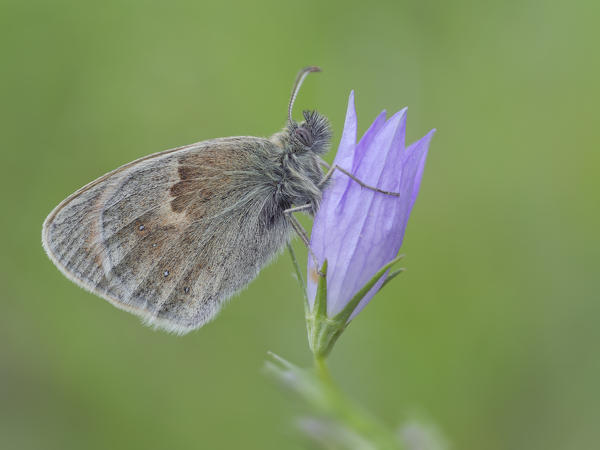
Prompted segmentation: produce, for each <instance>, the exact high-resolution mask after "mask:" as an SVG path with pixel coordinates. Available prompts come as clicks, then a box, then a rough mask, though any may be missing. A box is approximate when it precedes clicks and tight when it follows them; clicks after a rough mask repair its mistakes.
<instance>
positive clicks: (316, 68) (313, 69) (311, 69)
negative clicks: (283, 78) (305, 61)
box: [302, 66, 323, 72]
mask: <svg viewBox="0 0 600 450" xmlns="http://www.w3.org/2000/svg"><path fill="white" fill-rule="evenodd" d="M302 72H323V69H321V68H320V67H319V66H308V67H305V68H304V69H303V70H302Z"/></svg>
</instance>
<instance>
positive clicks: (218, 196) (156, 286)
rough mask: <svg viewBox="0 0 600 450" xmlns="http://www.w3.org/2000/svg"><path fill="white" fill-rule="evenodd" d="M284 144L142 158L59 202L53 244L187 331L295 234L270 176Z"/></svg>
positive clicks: (102, 282) (48, 236) (45, 237)
mask: <svg viewBox="0 0 600 450" xmlns="http://www.w3.org/2000/svg"><path fill="white" fill-rule="evenodd" d="M276 154H277V148H276V147H275V145H274V144H273V143H271V142H270V141H268V140H266V139H260V138H252V137H240V138H223V139H215V140H210V141H204V142H200V143H197V144H193V145H190V146H187V147H180V148H178V149H173V150H167V151H165V152H162V153H158V154H155V155H150V156H148V157H145V158H142V159H139V160H137V161H134V162H132V163H130V164H127V165H125V166H122V167H120V168H119V169H116V170H115V171H113V172H110V173H108V174H106V175H104V176H103V177H101V178H99V179H97V180H96V181H93V182H92V183H90V184H88V185H87V186H84V187H83V188H81V189H80V190H79V191H77V192H75V193H74V194H73V195H71V196H70V197H68V198H67V199H66V200H64V201H63V202H62V203H61V204H59V205H58V206H57V207H56V208H55V209H54V211H52V212H51V213H50V215H49V216H48V218H47V219H46V221H45V222H44V226H43V231H42V241H43V245H44V248H45V249H46V252H47V253H48V255H49V256H50V258H51V259H52V261H53V262H54V264H55V265H56V266H57V267H58V268H59V269H60V270H61V271H62V272H63V273H64V274H65V275H66V276H67V277H68V278H69V279H71V280H73V281H74V282H76V283H77V284H79V285H81V286H82V287H84V288H86V289H87V290H89V291H91V292H93V293H95V294H97V295H99V296H101V297H103V298H105V299H107V300H109V301H110V302H111V303H113V304H114V305H115V306H117V307H119V308H121V309H124V310H127V311H129V312H132V313H134V314H137V315H138V316H141V317H142V318H143V319H144V320H145V321H146V322H147V323H148V324H153V325H156V326H157V327H159V328H163V329H166V330H169V331H174V332H177V333H186V332H188V331H190V330H192V329H195V328H198V327H200V326H202V325H203V324H204V323H206V322H207V321H209V320H210V319H211V318H213V317H214V316H215V314H216V313H217V312H218V310H219V309H220V306H221V304H222V303H223V301H224V300H226V299H228V298H229V297H231V296H232V295H233V294H235V293H236V292H238V291H239V290H240V289H241V288H243V287H244V286H245V285H246V284H247V283H249V282H250V281H251V280H252V279H253V278H254V277H255V276H256V275H257V274H258V272H259V270H260V269H261V268H262V267H263V266H264V265H265V264H267V263H268V261H269V260H270V259H271V258H272V257H273V255H274V254H276V253H277V251H278V250H279V249H281V247H282V246H283V245H284V244H285V242H286V241H287V240H288V239H289V234H290V233H289V225H288V222H287V220H286V219H285V217H284V216H283V214H281V211H280V210H278V208H277V206H276V204H275V203H274V198H275V191H276V180H275V181H274V180H273V179H270V178H269V174H272V173H274V171H275V170H276V169H277V158H276V157H274V155H276ZM271 178H272V177H271Z"/></svg>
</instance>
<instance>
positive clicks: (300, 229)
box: [283, 204, 324, 276]
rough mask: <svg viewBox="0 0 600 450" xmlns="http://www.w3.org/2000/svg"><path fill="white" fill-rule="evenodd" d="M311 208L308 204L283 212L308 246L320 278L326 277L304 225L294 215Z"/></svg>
mask: <svg viewBox="0 0 600 450" xmlns="http://www.w3.org/2000/svg"><path fill="white" fill-rule="evenodd" d="M311 208H312V205H310V204H308V205H303V206H297V207H295V208H289V209H286V210H285V211H283V213H284V214H285V215H286V216H287V217H288V219H289V220H290V224H291V225H292V228H293V229H294V231H295V232H296V234H297V235H298V236H300V240H301V241H302V242H303V243H304V245H305V246H306V249H307V250H308V254H309V255H310V257H311V258H312V260H313V263H314V265H315V267H316V268H317V273H318V274H319V275H320V276H324V275H323V274H322V273H321V270H320V269H319V262H318V260H317V257H316V256H315V254H314V252H313V251H312V249H311V248H310V240H309V239H308V233H307V232H306V230H305V229H304V227H303V226H302V224H301V223H300V222H299V221H298V219H296V217H295V216H294V214H293V213H295V212H298V211H304V210H308V209H311Z"/></svg>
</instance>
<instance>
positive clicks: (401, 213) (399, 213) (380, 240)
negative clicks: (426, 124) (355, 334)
mask: <svg viewBox="0 0 600 450" xmlns="http://www.w3.org/2000/svg"><path fill="white" fill-rule="evenodd" d="M356 130H357V127H356V111H355V108H354V92H351V93H350V97H349V100H348V110H347V113H346V122H345V125H344V131H343V134H342V138H341V141H340V145H339V148H338V152H337V155H336V157H335V161H334V165H337V166H339V167H341V168H343V169H345V170H346V171H348V172H350V173H352V174H353V175H354V176H355V177H356V178H357V179H359V180H361V181H362V182H363V183H365V184H367V185H370V186H374V187H377V188H379V189H381V190H385V191H389V192H396V193H398V194H399V196H392V195H387V194H383V193H380V192H376V191H374V190H371V189H368V188H365V187H362V186H361V185H360V184H359V183H357V182H356V181H355V180H352V179H351V178H350V177H349V176H348V175H346V174H344V173H343V172H341V171H339V170H335V172H334V174H333V176H332V181H331V184H330V186H329V187H328V188H327V189H326V190H325V192H324V194H323V202H322V204H321V206H320V208H319V211H318V213H317V214H316V216H315V220H314V224H313V229H312V234H311V240H310V246H311V249H312V251H313V253H314V255H315V257H316V259H317V263H318V264H319V265H320V266H323V265H325V267H318V268H317V267H315V264H314V260H313V258H308V274H309V276H308V277H307V278H308V282H307V295H308V302H309V304H308V309H309V311H308V316H311V315H312V316H313V317H314V316H315V314H318V311H317V310H318V308H322V313H323V314H324V315H325V316H326V317H327V318H328V319H329V321H330V322H331V319H332V318H333V319H337V320H338V322H340V326H343V327H345V326H346V325H347V323H348V322H350V320H352V319H353V318H354V317H355V316H356V315H357V314H358V313H359V312H360V311H361V310H362V309H363V308H364V307H365V306H366V305H367V303H369V301H370V300H371V298H372V297H373V295H375V293H376V292H377V291H378V290H379V289H380V288H381V286H382V285H383V283H384V282H385V280H386V277H387V276H388V275H389V273H388V272H389V270H387V269H389V266H391V264H389V263H393V262H395V261H394V259H395V258H396V256H397V254H398V251H399V250H400V247H401V245H402V239H403V237H404V231H405V229H406V224H407V222H408V217H409V215H410V212H411V209H412V207H413V205H414V203H415V200H416V198H417V194H418V192H419V186H420V184H421V177H422V175H423V169H424V167H425V159H426V156H427V150H428V147H429V142H430V140H431V137H432V135H433V133H434V131H435V130H431V131H430V132H429V133H427V134H426V135H425V136H424V137H423V138H421V139H420V140H418V141H417V142H415V143H413V144H411V145H409V146H408V147H405V142H404V141H405V130H406V108H405V109H403V110H402V111H399V112H397V113H396V114H394V115H393V116H392V117H390V118H389V119H387V120H386V113H385V111H383V112H382V113H381V114H380V115H379V116H378V117H377V118H376V119H375V121H374V122H373V123H372V124H371V126H370V127H369V129H368V130H367V131H366V133H365V134H364V135H363V137H362V138H361V139H360V142H358V144H357V143H356V134H357V132H356ZM386 265H387V266H386ZM382 269H385V270H383V272H381V270H382ZM325 271H326V282H324V283H325V285H324V286H322V288H321V287H319V283H320V282H323V281H322V278H323V277H321V276H319V272H321V273H322V272H325ZM378 272H380V273H378ZM374 277H375V278H376V279H375V278H374ZM371 283H372V284H371ZM366 288H368V289H367V290H366V291H365V289H366ZM318 289H322V290H325V291H326V300H325V301H326V308H324V305H318V304H317V306H316V307H315V304H316V303H318V302H319V300H318V298H319V295H318V292H317V291H318ZM357 294H360V297H361V298H358V299H357ZM363 294H364V295H363ZM307 320H308V318H307ZM309 322H310V321H309ZM312 331H313V332H317V330H314V329H313V330H312ZM310 333H311V324H310V323H309V340H310ZM340 333H341V331H340ZM338 336H339V334H338ZM313 338H315V336H313ZM335 339H337V337H336V338H335ZM331 345H332V343H331ZM311 347H313V345H312V344H311ZM314 350H315V349H314V348H313V351H314ZM327 351H328V350H327Z"/></svg>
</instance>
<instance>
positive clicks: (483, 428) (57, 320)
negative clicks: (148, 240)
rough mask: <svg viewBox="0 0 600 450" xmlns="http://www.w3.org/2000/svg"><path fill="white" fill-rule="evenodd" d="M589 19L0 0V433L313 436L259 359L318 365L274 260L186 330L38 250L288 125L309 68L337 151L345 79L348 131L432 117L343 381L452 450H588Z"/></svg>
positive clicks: (598, 433) (219, 440)
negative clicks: (110, 179) (211, 153)
mask: <svg viewBox="0 0 600 450" xmlns="http://www.w3.org/2000/svg"><path fill="white" fill-rule="evenodd" d="M598 17H600V3H598V2H597V1H593V0H590V1H587V2H586V1H572V2H567V1H553V0H548V1H541V0H518V1H517V0H508V1H503V2H476V1H461V0H459V1H452V2H448V1H441V0H440V1H434V0H431V1H423V0H414V1H393V2H364V1H344V2H341V1H332V2H321V1H308V0H305V1H302V2H282V1H261V2H238V3H234V2H228V1H221V2H200V1H187V0H172V1H169V2H166V1H165V2H144V1H114V0H112V1H111V0H108V1H103V2H91V1H60V0H59V1H55V2H46V1H35V0H33V1H27V2H22V1H16V0H15V1H10V0H2V1H1V11H0V49H1V53H0V54H1V61H2V62H1V65H2V70H1V71H0V99H1V100H0V101H1V108H0V111H1V114H2V117H1V118H0V128H1V130H2V132H1V142H2V143H1V150H0V151H1V167H2V172H1V173H2V176H1V177H0V184H1V189H0V195H1V202H2V203H1V204H2V208H3V212H2V214H1V215H0V224H1V227H2V230H1V231H2V238H3V244H2V250H1V251H0V296H1V298H0V300H1V304H0V306H1V309H0V448H2V449H80V448H86V449H107V448H115V449H117V448H118V449H121V448H122V449H165V448H177V449H234V448H244V449H282V448H286V449H304V448H310V443H309V442H308V441H306V440H305V439H304V438H302V437H301V435H300V434H299V433H298V432H297V431H296V430H295V428H294V426H293V424H292V423H293V419H294V418H295V417H297V416H298V415H299V414H303V413H305V412H306V410H305V407H304V405H302V404H301V403H300V402H298V401H296V399H295V398H293V397H292V396H291V395H289V394H288V393H287V392H285V391H282V390H281V389H280V388H279V387H278V386H277V385H276V384H275V383H274V382H273V381H272V380H270V379H269V378H267V377H265V376H264V374H263V373H262V371H261V369H262V367H263V362H264V359H265V353H266V351H267V350H272V351H275V352H277V353H279V354H281V355H283V356H285V357H286V358H288V359H290V360H292V361H295V362H296V363H298V364H302V365H306V366H309V365H310V364H311V357H310V354H309V351H308V347H307V343H306V338H305V330H304V322H303V310H302V303H301V296H300V292H299V290H298V288H297V285H296V284H295V281H294V279H293V277H292V267H291V264H290V261H289V257H288V256H287V255H286V254H283V255H281V256H280V257H279V258H278V259H277V260H276V262H275V263H273V264H272V265H270V266H269V267H267V268H266V269H265V270H264V271H263V272H262V274H261V275H260V276H259V278H258V279H257V280H256V281H255V282H254V283H252V285H251V286H250V287H249V288H248V289H247V290H246V291H244V292H243V293H242V295H240V296H239V297H238V298H237V299H235V301H233V302H232V303H231V304H230V305H228V306H227V307H226V308H225V309H224V311H223V312H222V313H221V314H220V316H219V318H218V319H217V320H216V321H214V322H213V323H211V324H209V325H207V326H206V327H204V328H203V329H201V330H199V331H197V332H194V333H192V334H190V335H187V336H185V337H176V336H172V335H168V334H165V333H162V332H157V331H153V330H152V329H149V328H146V327H144V326H142V325H141V324H140V322H139V320H138V319H137V318H135V317H134V316H131V315H129V314H126V313H124V312H122V311H118V310H117V309H115V308H113V307H112V306H110V305H109V304H108V303H107V302H104V301H102V300H100V299H98V298H96V297H94V296H92V295H91V294H88V293H86V292H84V291H83V290H81V289H79V288H78V287H76V286H75V285H74V284H72V283H70V282H69V281H67V280H66V279H65V278H64V277H63V276H62V275H61V274H60V273H59V272H58V270H56V269H55V268H54V266H53V265H52V264H51V263H50V261H49V260H48V259H47V257H46V255H45V254H44V252H43V250H42V247H41V244H40V231H41V225H42V221H43V219H44V217H45V216H46V215H47V214H48V212H49V211H50V210H51V209H52V208H53V207H54V206H55V205H56V204H57V203H58V202H59V201H61V200H62V199H63V198H64V197H66V196H67V195H68V194H70V193H72V192H73V191H75V190H76V189H77V188H79V187H80V186H82V185H84V184H85V183H87V182H88V181H90V180H92V179H94V178H96V177H98V176H100V175H102V174H104V173H105V172H107V171H109V170H111V169H113V168H115V167H117V166H119V165H121V164H123V163H126V162H128V161H130V160H133V159H135V158H138V157H140V156H143V155H146V154H148V153H152V152H156V151H159V150H162V149H166V148H171V147H175V146H179V145H183V144H188V143H191V142H195V141H199V140H203V139H207V138H212V137H218V136H228V135H246V134H249V135H258V136H266V135H270V134H271V133H273V132H275V131H276V130H278V129H279V128H280V127H281V126H283V124H284V122H285V114H286V106H287V100H288V95H289V90H290V88H291V84H292V81H293V78H294V76H295V75H296V72H297V70H298V69H300V68H301V67H303V66H305V65H309V64H318V65H321V66H322V67H323V69H324V72H323V73H321V74H318V75H313V76H311V77H310V78H309V79H308V80H307V82H306V83H305V86H304V88H303V91H302V92H301V94H300V97H299V98H298V108H297V111H299V110H300V109H301V108H309V107H310V108H313V107H316V108H318V109H319V111H321V112H323V113H325V114H326V115H328V116H329V117H330V119H331V121H332V123H333V126H334V129H335V137H334V143H335V142H337V141H338V139H339V136H340V133H341V129H342V126H343V118H344V113H345V108H346V100H347V95H348V93H349V91H350V90H351V89H355V90H356V95H357V110H358V115H359V128H360V130H359V131H364V130H365V129H366V128H367V126H368V125H369V123H370V121H371V120H372V119H373V118H374V117H375V116H376V114H377V113H378V112H379V111H380V110H381V109H384V108H385V109H387V110H388V111H390V112H394V111H396V110H399V109H400V108H402V107H403V106H405V105H408V106H409V119H408V137H409V140H410V141H412V140H415V139H417V138H418V137H420V136H422V135H423V134H425V133H426V132H427V131H428V130H429V129H430V128H433V127H436V128H437V129H438V132H437V134H436V135H435V137H434V139H433V142H432V145H431V149H430V154H429V160H428V164H427V168H426V171H425V176H424V180H423V184H422V190H421V194H420V197H419V200H418V201H417V204H416V207H415V209H414V211H413V215H412V217H411V220H410V223H409V227H408V231H407V235H406V239H405V245H404V247H403V250H402V251H403V252H404V253H406V254H407V258H406V259H405V262H404V265H405V267H407V269H408V270H407V272H406V274H404V275H403V276H402V277H401V278H400V279H398V281H396V282H395V283H394V284H393V285H392V286H393V287H390V288H386V290H385V291H384V292H383V293H382V294H381V295H380V296H378V297H377V298H376V299H375V301H373V302H372V303H371V304H370V305H369V306H368V307H367V308H366V309H365V311H364V312H363V313H362V314H361V315H360V316H359V317H358V318H357V319H356V320H355V322H354V323H353V324H352V325H351V327H350V328H349V329H348V330H347V332H346V333H345V334H344V336H343V337H342V338H341V339H340V341H339V343H338V345H337V347H336V348H335V350H334V352H333V354H332V356H331V359H330V363H331V367H332V372H333V375H334V376H335V377H336V378H337V379H338V380H339V382H340V384H341V385H342V386H343V388H344V389H345V390H346V391H347V392H349V393H350V394H351V395H352V396H354V397H355V398H356V399H357V400H359V401H360V402H362V403H363V404H364V405H365V406H367V407H368V408H369V409H370V410H371V411H372V412H373V413H375V414H377V415H378V416H379V417H380V418H381V419H382V420H384V421H385V422H387V423H388V424H390V425H394V424H396V423H399V422H400V421H401V420H404V419H406V418H407V417H409V418H410V417H418V418H420V419H424V420H427V421H430V422H433V423H435V424H436V425H437V427H438V428H439V429H440V430H441V432H442V433H443V434H444V435H445V436H446V438H447V440H448V441H449V442H450V443H451V444H452V446H453V448H456V449H488V450H495V449H528V450H532V449H574V448H577V449H586V448H597V445H598V441H599V440H600V430H599V428H598V423H599V421H600V387H599V383H598V381H599V380H600V354H599V345H598V344H599V340H600V326H599V324H600V299H599V295H598V292H599V287H600V283H599V281H598V280H599V277H600V275H599V272H600V271H599V269H600V263H599V258H600V245H599V229H600V212H599V195H598V194H599V193H600V189H599V188H600V182H599V176H598V172H599V163H600V156H599V153H600V152H599V150H600V149H599V146H598V142H599V138H600V122H599V119H600V115H599V113H598V103H599V100H600V87H599V86H600V85H599V79H600V59H599V58H598V45H599V43H600V32H599V31H598ZM334 149H335V144H334ZM334 151H335V150H332V152H331V153H330V154H329V155H328V157H327V158H328V159H329V160H331V159H333V155H334ZM305 223H306V224H307V225H310V221H306V220H305ZM296 244H297V243H296ZM297 249H298V251H300V252H301V251H302V249H301V246H300V245H297Z"/></svg>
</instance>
